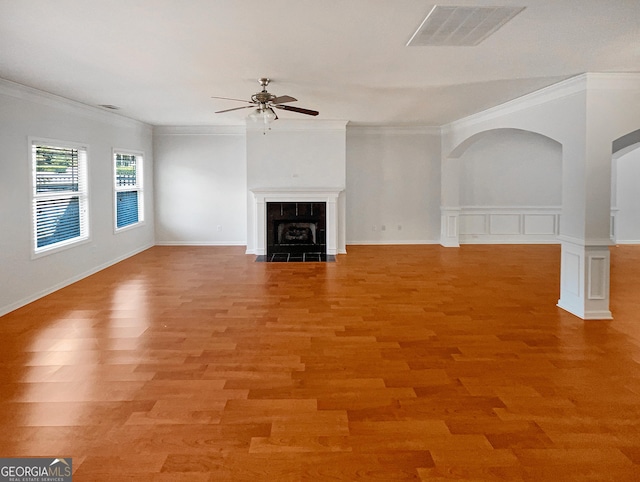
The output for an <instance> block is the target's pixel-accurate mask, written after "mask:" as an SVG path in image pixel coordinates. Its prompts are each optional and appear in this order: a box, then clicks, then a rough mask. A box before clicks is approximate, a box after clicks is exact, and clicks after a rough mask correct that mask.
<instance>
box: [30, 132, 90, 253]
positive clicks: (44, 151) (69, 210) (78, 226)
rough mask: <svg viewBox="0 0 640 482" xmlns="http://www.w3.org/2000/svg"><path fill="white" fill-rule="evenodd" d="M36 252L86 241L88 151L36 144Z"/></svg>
mask: <svg viewBox="0 0 640 482" xmlns="http://www.w3.org/2000/svg"><path fill="white" fill-rule="evenodd" d="M33 166H34V190H33V210H34V213H33V219H34V225H35V229H34V237H35V247H36V252H38V250H41V249H43V248H50V247H53V246H55V245H60V244H68V243H69V242H72V241H75V240H80V239H86V238H87V237H88V225H87V219H86V211H87V209H86V203H87V197H86V183H85V182H84V179H85V177H86V174H85V172H84V171H85V170H86V150H84V148H72V147H57V146H50V145H42V144H38V143H34V144H33Z"/></svg>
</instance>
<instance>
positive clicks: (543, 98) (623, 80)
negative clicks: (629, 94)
mask: <svg viewBox="0 0 640 482" xmlns="http://www.w3.org/2000/svg"><path fill="white" fill-rule="evenodd" d="M587 90H640V73H638V72H611V73H607V72H602V73H598V72H587V73H583V74H579V75H576V76H574V77H570V78H568V79H566V80H562V81H560V82H557V83H555V84H553V85H550V86H548V87H544V88H542V89H539V90H536V91H534V92H531V93H530V94H525V95H523V96H521V97H518V98H516V99H513V100H510V101H508V102H505V103H503V104H500V105H497V106H495V107H491V108H489V109H486V110H484V111H482V112H478V113H476V114H472V115H470V116H467V117H463V118H462V119H458V120H456V121H453V122H451V123H449V124H446V125H445V126H443V131H445V132H450V131H453V130H455V129H458V128H462V127H469V126H472V125H474V124H478V123H481V122H485V121H488V120H492V119H495V118H496V117H500V116H504V115H507V114H512V113H515V112H519V111H522V110H525V109H528V108H530V107H534V106H537V105H540V104H545V103H547V102H551V101H554V100H558V99H562V98H564V97H568V96H570V95H573V94H577V93H580V92H585V91H587Z"/></svg>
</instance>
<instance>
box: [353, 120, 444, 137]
mask: <svg viewBox="0 0 640 482" xmlns="http://www.w3.org/2000/svg"><path fill="white" fill-rule="evenodd" d="M347 132H348V133H352V134H359V135H380V134H396V135H416V134H422V135H438V136H439V135H440V134H441V133H442V128H441V127H436V126H426V125H408V124H407V125H383V124H379V125H378V124H376V125H372V124H369V125H367V124H352V123H349V124H348V125H347Z"/></svg>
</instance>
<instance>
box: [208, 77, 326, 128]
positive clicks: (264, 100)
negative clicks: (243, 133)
mask: <svg viewBox="0 0 640 482" xmlns="http://www.w3.org/2000/svg"><path fill="white" fill-rule="evenodd" d="M258 82H259V83H260V85H261V86H262V90H261V91H260V92H256V93H255V94H253V95H252V96H251V100H250V101H246V100H241V99H231V98H229V97H215V96H214V97H212V98H213V99H224V100H233V101H236V102H246V103H247V104H249V105H245V106H242V107H234V108H231V109H224V110H219V111H217V112H215V113H216V114H221V113H223V112H230V111H233V110H239V109H249V108H254V111H253V112H251V114H249V116H248V119H249V120H250V121H252V122H253V123H256V124H257V123H262V125H263V126H264V128H265V130H266V129H270V128H271V127H270V124H271V123H272V122H273V121H275V120H277V119H278V115H277V114H276V113H275V111H274V110H273V109H274V108H276V109H281V110H286V111H289V112H296V113H298V114H305V115H311V116H317V115H318V114H319V112H318V111H316V110H311V109H303V108H301V107H294V106H291V105H283V104H285V103H287V102H296V101H297V100H298V99H296V98H294V97H291V96H290V95H281V96H276V95H274V94H272V93H270V92H267V85H269V82H271V79H269V78H267V77H262V78H260V79H258Z"/></svg>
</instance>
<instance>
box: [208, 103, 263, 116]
mask: <svg viewBox="0 0 640 482" xmlns="http://www.w3.org/2000/svg"><path fill="white" fill-rule="evenodd" d="M251 107H253V104H251V105H243V106H242V107H234V108H233V109H225V110H219V111H217V112H214V114H222V113H223V112H231V111H232V110H240V109H250V108H251Z"/></svg>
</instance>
